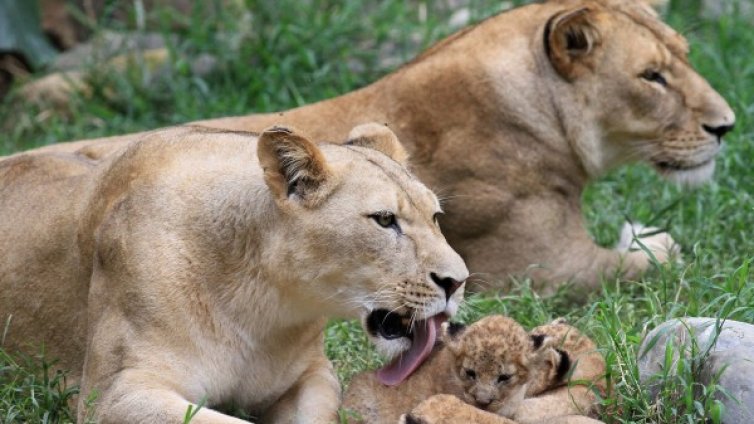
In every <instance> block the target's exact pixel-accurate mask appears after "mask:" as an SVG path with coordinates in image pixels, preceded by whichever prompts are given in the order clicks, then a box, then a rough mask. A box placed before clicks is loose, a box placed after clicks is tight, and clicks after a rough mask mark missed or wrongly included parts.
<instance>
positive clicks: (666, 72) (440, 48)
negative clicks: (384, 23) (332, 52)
mask: <svg viewBox="0 0 754 424" xmlns="http://www.w3.org/2000/svg"><path fill="white" fill-rule="evenodd" d="M687 51H688V46H687V44H686V41H685V40H684V39H683V37H681V36H680V35H678V34H677V33H676V32H675V31H673V30H672V29H671V28H670V27H668V26H667V25H665V24H664V23H662V22H661V21H660V20H659V19H658V17H657V15H656V13H654V11H653V10H652V9H651V8H649V7H648V6H646V5H645V4H643V3H642V2H641V1H639V0H550V1H547V2H544V3H538V4H532V5H528V6H524V7H521V8H518V9H514V10H511V11H509V12H505V13H502V14H500V15H497V16H494V17H492V18H490V19H487V20H485V21H483V22H482V23H480V24H478V25H476V26H473V27H469V28H466V29H464V30H462V31H460V32H458V33H456V34H454V35H452V36H450V37H448V38H447V39H445V40H443V41H441V42H440V43H438V44H437V45H435V46H434V47H432V48H430V49H429V50H428V51H426V52H425V53H423V54H422V55H420V56H419V57H418V58H416V59H415V60H413V61H412V62H410V63H409V64H407V65H405V66H403V67H401V68H400V69H398V70H397V71H395V72H394V73H392V74H390V75H388V76H386V77H385V78H383V79H381V80H379V81H377V82H376V83H374V84H372V85H370V86H368V87H365V88H363V89H361V90H357V91H354V92H352V93H348V94H346V95H343V96H340V97H336V98H334V99H331V100H327V101H323V102H320V103H316V104H313V105H310V106H304V107H301V108H298V109H294V110H291V111H287V112H283V113H274V114H268V115H251V116H246V117H234V118H226V119H217V120H213V121H206V122H204V124H206V125H211V126H214V127H218V128H232V129H241V130H253V131H259V130H261V129H262V128H265V127H267V126H269V125H272V124H273V123H276V122H284V123H290V124H291V125H296V126H298V127H300V128H303V129H305V130H306V131H309V132H311V133H312V134H313V135H314V137H315V138H317V139H328V140H341V139H343V138H344V137H345V135H346V134H347V133H348V131H349V130H350V128H351V127H352V126H354V125H356V124H359V123H363V122H368V121H378V122H384V123H387V124H388V125H389V126H390V128H391V129H393V131H395V132H396V133H397V134H398V136H399V138H400V140H401V141H402V142H403V143H404V145H405V146H406V147H407V150H408V151H409V152H410V153H411V154H412V157H413V159H412V160H413V162H414V164H415V166H416V173H417V175H418V176H419V177H420V179H421V180H422V181H424V182H425V183H427V184H428V185H429V186H430V187H436V188H438V189H439V190H441V194H442V195H443V197H445V198H447V199H448V201H447V205H446V207H445V209H446V212H447V214H446V215H445V216H444V217H443V219H442V220H441V224H442V225H443V228H444V229H445V233H446V235H447V237H448V240H449V241H450V243H451V245H452V246H453V247H454V248H455V249H456V250H457V251H458V252H459V253H460V254H461V256H463V257H464V258H465V259H466V261H467V263H468V265H469V268H471V269H472V270H473V271H474V272H475V273H479V275H481V276H482V278H481V280H485V281H486V282H488V283H490V284H493V286H494V285H502V284H504V282H505V281H507V276H508V275H511V274H513V275H521V274H528V275H529V276H531V277H533V278H534V279H535V280H537V281H549V283H548V284H547V285H546V287H547V288H552V287H554V286H555V285H556V284H557V283H558V282H561V281H564V280H568V279H573V280H574V281H575V282H583V283H587V284H594V283H597V282H598V281H600V277H601V276H602V275H603V274H604V273H612V272H613V271H616V270H622V271H623V272H624V276H625V277H627V278H634V277H636V276H637V275H639V274H640V273H641V272H642V271H643V270H645V269H646V268H647V267H648V265H649V261H648V259H647V255H646V254H645V253H644V251H643V250H641V249H638V250H633V251H628V249H627V247H628V245H629V244H630V243H629V244H623V245H621V248H616V249H605V248H601V247H599V246H597V245H596V244H595V243H594V242H593V241H592V239H591V238H590V236H589V234H588V233H587V231H586V230H585V228H584V224H583V217H582V212H581V195H582V192H583V190H584V187H585V186H586V184H587V183H589V182H590V181H593V180H595V179H596V178H599V177H600V176H601V175H603V174H604V173H605V172H607V171H608V170H610V169H613V168H616V167H618V166H620V165H623V164H625V163H628V162H634V161H646V162H648V163H650V164H652V165H653V166H654V167H655V168H656V169H657V170H658V171H659V172H660V173H661V174H662V175H664V176H666V177H668V178H670V179H671V180H674V181H678V182H683V183H690V184H695V183H699V182H702V181H705V180H707V179H709V178H710V176H711V175H712V172H713V169H714V163H715V155H716V154H717V152H718V151H719V149H720V142H721V138H722V136H723V135H724V134H726V133H727V132H728V131H729V130H730V129H731V128H732V127H733V123H734V120H735V117H734V114H733V111H732V110H731V109H730V107H729V106H728V104H727V103H726V102H725V100H724V99H722V98H721V97H720V95H719V94H718V93H716V92H715V90H713V89H712V88H711V87H710V86H709V84H708V83H707V82H706V81H705V80H704V78H702V77H701V76H699V74H697V73H696V72H695V71H694V69H693V68H692V67H691V65H690V64H689V62H688V58H687ZM132 138H133V136H126V137H119V138H113V139H104V140H102V139H101V140H94V141H91V140H90V141H84V142H78V143H73V144H69V145H58V146H52V147H51V148H52V149H63V150H67V151H72V150H76V149H81V148H84V150H85V151H86V152H87V154H90V155H93V156H99V155H103V154H107V152H110V151H112V150H113V149H116V148H118V146H119V145H120V144H122V143H123V142H127V141H128V140H130V139H132ZM87 146H88V147H87ZM43 150H44V149H43ZM631 232H632V231H631V228H630V227H627V228H626V231H625V232H624V233H625V234H624V236H626V237H624V238H628V239H629V240H630V238H631V236H632V234H631ZM672 243H673V241H672V239H671V238H670V237H669V236H668V235H667V234H665V233H663V234H656V235H654V236H652V239H650V240H647V243H646V244H647V246H648V247H649V248H650V250H651V251H652V253H653V254H654V255H655V256H656V257H657V259H658V260H660V261H665V260H667V259H668V250H669V247H670V245H672ZM532 265H537V266H532ZM485 273H487V274H489V275H484V274H485ZM487 287H488V286H486V285H485V286H482V288H487Z"/></svg>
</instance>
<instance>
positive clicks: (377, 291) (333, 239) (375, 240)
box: [260, 124, 468, 383]
mask: <svg viewBox="0 0 754 424" xmlns="http://www.w3.org/2000/svg"><path fill="white" fill-rule="evenodd" d="M260 141H264V135H263V139H261V140H260ZM309 148H313V149H318V150H321V152H320V153H321V157H318V158H316V160H317V161H321V162H322V165H321V166H319V168H321V169H320V170H315V171H310V170H307V169H304V170H301V169H294V170H293V171H294V172H293V173H292V175H293V177H294V179H297V181H293V182H292V183H291V182H288V183H286V184H285V185H286V188H284V189H281V190H279V191H280V192H281V193H280V195H281V197H282V198H281V199H280V200H279V201H278V202H279V204H280V206H281V209H282V210H284V211H285V213H287V214H288V215H290V216H291V218H292V219H291V220H290V226H291V231H292V232H294V233H295V234H297V243H296V249H295V250H292V251H291V252H290V257H291V258H290V259H291V261H290V264H291V267H292V269H291V271H290V272H291V273H294V274H295V273H296V272H297V269H301V270H307V271H308V275H307V276H306V277H305V278H306V279H307V280H308V281H309V282H308V284H307V285H306V287H305V288H304V290H305V291H306V293H307V296H310V297H311V301H310V302H309V303H310V304H311V305H313V307H317V308H321V309H323V310H326V312H327V313H328V315H336V316H345V317H358V318H360V319H361V321H362V324H363V326H364V328H365V330H366V331H367V333H368V335H369V337H370V339H371V340H372V341H373V342H374V343H375V345H376V347H377V348H378V350H380V351H381V353H383V354H385V355H387V356H390V357H395V356H397V355H399V354H401V353H405V354H404V355H403V356H402V358H401V360H400V361H398V362H400V363H398V364H396V365H395V366H394V367H393V368H390V367H388V369H386V371H385V381H386V382H388V383H389V382H398V381H401V380H402V379H403V378H405V377H406V376H408V375H409V374H410V373H411V372H412V371H413V369H414V368H415V367H416V366H418V365H419V364H420V363H421V361H423V359H424V358H425V357H426V355H427V354H429V351H430V350H431V349H432V346H433V345H434V342H435V339H436V334H437V329H438V328H439V326H440V324H441V323H442V322H443V321H444V320H446V319H447V317H450V316H452V315H454V314H455V313H456V311H457V310H458V306H459V303H460V302H461V301H462V299H463V291H464V282H465V280H466V278H467V277H468V270H467V269H466V266H465V264H464V262H463V260H462V259H461V257H460V256H459V255H458V254H457V253H456V252H455V251H454V250H453V249H452V248H451V247H450V246H449V245H448V243H447V242H446V241H445V238H444V237H443V235H442V233H441V231H440V227H439V226H438V223H437V218H438V215H440V214H441V213H442V210H441V208H440V204H439V202H438V200H437V197H436V196H435V195H434V194H433V193H432V191H430V190H429V189H428V188H427V187H425V186H424V185H423V184H422V183H420V182H419V181H418V180H417V179H416V178H415V177H414V176H413V175H412V174H411V173H410V172H409V171H408V170H407V169H406V167H405V164H404V163H403V161H404V160H405V158H406V154H405V151H404V150H403V147H402V146H401V145H400V143H399V142H398V140H397V139H396V138H395V135H394V134H393V133H392V132H391V131H390V130H388V129H387V128H386V127H384V126H380V125H376V124H371V125H369V124H368V125H366V126H359V127H357V128H356V129H354V131H353V132H352V134H351V137H350V141H349V142H347V143H346V144H345V145H324V144H322V145H319V146H316V147H315V146H313V145H312V146H309ZM260 156H261V155H260ZM284 156H288V157H289V158H290V157H291V156H293V155H292V154H286V155H284ZM307 161H309V159H307ZM288 162H290V159H289V160H288ZM283 163H284V164H285V163H286V161H285V160H284V161H283ZM272 165H274V166H279V165H277V164H272ZM263 166H264V161H263ZM305 166H310V164H308V163H307V164H305ZM270 167H271V166H268V167H265V173H266V174H267V172H268V169H269V168H270ZM284 173H285V172H284ZM318 173H324V174H325V175H324V176H322V175H317V174H318ZM294 268H295V269H294ZM302 278H304V277H303V276H302ZM314 305H316V306H314Z"/></svg>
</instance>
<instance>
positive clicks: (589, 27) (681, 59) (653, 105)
mask: <svg viewBox="0 0 754 424" xmlns="http://www.w3.org/2000/svg"><path fill="white" fill-rule="evenodd" d="M603 3H604V5H605V6H606V7H604V8H602V7H598V6H597V5H594V4H592V5H589V6H582V7H578V8H575V9H573V10H568V11H565V12H562V13H561V14H560V15H558V16H556V17H554V18H553V20H551V21H550V28H549V34H550V41H551V45H550V46H549V48H550V50H549V52H550V57H551V60H552V61H553V63H554V64H555V67H556V69H558V71H560V72H561V74H563V75H564V76H566V78H567V79H569V80H571V82H572V84H573V85H574V86H576V87H577V91H580V92H582V99H581V101H582V102H583V105H584V108H585V116H589V117H591V118H593V119H595V120H596V121H597V123H598V126H599V129H598V131H599V132H600V134H599V137H600V138H601V139H602V140H603V143H602V148H603V149H604V151H603V152H595V153H596V154H602V155H603V156H604V160H603V164H604V165H605V168H610V167H614V166H617V165H620V164H622V163H626V162H629V161H634V160H645V161H648V162H650V163H651V164H652V165H653V166H654V167H655V168H656V169H657V170H658V171H659V172H660V173H661V174H662V175H663V176H665V177H667V178H669V179H671V180H673V181H676V182H678V183H682V184H698V183H700V182H704V181H706V180H708V179H709V178H710V177H711V175H712V173H713V171H714V164H715V155H716V154H717V153H718V151H719V150H720V145H721V143H722V137H723V135H725V134H726V133H727V132H728V131H730V130H731V129H732V128H733V124H734V122H735V115H734V112H733V111H732V110H731V108H730V107H729V106H728V104H727V103H726V102H725V100H724V99H723V98H722V97H721V96H720V95H719V94H718V93H717V92H716V91H715V90H714V89H713V88H712V87H710V85H709V84H708V83H707V82H706V81H705V79H704V78H702V77H701V76H700V75H699V74H698V73H696V72H695V71H694V69H693V68H692V67H691V65H690V64H689V62H688V57H687V53H688V45H687V43H686V40H685V39H684V38H683V37H682V36H680V35H679V34H677V33H676V32H675V31H674V30H672V29H671V28H670V27H669V26H667V25H665V24H664V23H663V22H661V21H660V20H659V18H658V17H657V15H656V13H655V12H654V11H653V10H652V9H651V8H650V7H649V6H647V5H645V4H643V3H642V2H640V1H631V2H629V1H607V0H605V1H603ZM558 37H560V38H558ZM558 49H561V51H560V52H558ZM586 110H588V111H591V112H586ZM592 113H594V114H596V115H591V114H592Z"/></svg>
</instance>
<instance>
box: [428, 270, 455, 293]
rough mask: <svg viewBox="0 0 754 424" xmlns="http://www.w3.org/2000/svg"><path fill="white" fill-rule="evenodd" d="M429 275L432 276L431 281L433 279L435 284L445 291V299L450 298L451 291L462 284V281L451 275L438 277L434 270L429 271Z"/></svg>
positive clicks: (453, 291)
mask: <svg viewBox="0 0 754 424" xmlns="http://www.w3.org/2000/svg"><path fill="white" fill-rule="evenodd" d="M429 276H430V277H432V281H434V282H435V284H437V285H438V286H440V288H441V289H443V290H444V291H445V298H446V299H450V296H452V295H453V293H455V292H456V290H458V288H459V287H461V284H463V281H458V280H456V279H454V278H452V277H440V276H439V275H437V274H435V273H434V272H432V273H430V274H429Z"/></svg>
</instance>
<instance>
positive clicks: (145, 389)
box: [78, 370, 248, 424]
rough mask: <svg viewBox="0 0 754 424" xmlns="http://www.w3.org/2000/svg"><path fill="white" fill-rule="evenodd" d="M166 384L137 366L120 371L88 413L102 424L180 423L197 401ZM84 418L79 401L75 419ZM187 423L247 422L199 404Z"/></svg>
mask: <svg viewBox="0 0 754 424" xmlns="http://www.w3.org/2000/svg"><path fill="white" fill-rule="evenodd" d="M170 386H172V384H169V383H168V381H167V380H166V379H165V377H164V376H162V375H161V376H158V375H156V374H154V373H151V372H141V371H137V370H125V371H122V372H121V373H119V374H116V375H115V376H114V378H113V383H112V386H110V388H109V390H108V391H107V393H106V395H105V396H104V397H103V398H102V399H97V400H96V403H95V405H94V406H93V407H94V412H93V414H92V415H93V417H94V419H95V421H96V422H98V423H102V424H120V423H123V424H130V423H155V424H157V423H165V424H168V423H170V424H174V423H181V422H183V421H184V419H185V417H186V415H187V411H188V408H189V406H192V409H193V410H196V408H197V405H196V402H189V401H188V400H187V399H186V398H185V397H183V396H182V395H181V394H179V393H178V392H177V391H176V390H174V389H172V388H170ZM83 397H84V396H82V398H83ZM85 419H86V411H85V408H84V407H83V403H82V402H80V404H79V417H78V422H80V423H81V422H85ZM191 424H248V422H247V421H243V420H240V419H238V418H233V417H231V416H228V415H225V414H222V413H220V412H217V411H214V410H212V409H209V408H207V407H202V408H200V409H199V411H198V412H197V413H196V415H194V416H193V418H192V419H191Z"/></svg>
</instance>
